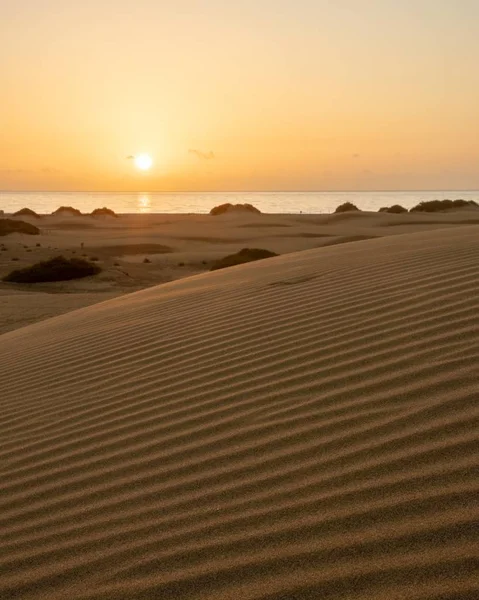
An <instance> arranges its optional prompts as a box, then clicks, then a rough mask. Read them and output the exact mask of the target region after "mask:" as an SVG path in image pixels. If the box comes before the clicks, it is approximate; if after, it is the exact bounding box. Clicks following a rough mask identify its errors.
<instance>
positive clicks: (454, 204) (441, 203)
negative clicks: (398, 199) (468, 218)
mask: <svg viewBox="0 0 479 600" xmlns="http://www.w3.org/2000/svg"><path fill="white" fill-rule="evenodd" d="M466 206H479V204H478V203H477V202H474V200H462V199H459V200H430V201H428V202H420V203H419V204H417V205H416V206H413V207H412V208H411V210H410V211H409V212H428V213H431V212H441V211H443V210H451V209H452V208H464V207H466Z"/></svg>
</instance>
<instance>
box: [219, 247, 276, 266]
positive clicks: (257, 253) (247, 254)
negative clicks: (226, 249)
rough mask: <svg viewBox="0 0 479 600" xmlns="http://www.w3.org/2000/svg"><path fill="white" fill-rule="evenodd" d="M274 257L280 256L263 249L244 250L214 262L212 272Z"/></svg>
mask: <svg viewBox="0 0 479 600" xmlns="http://www.w3.org/2000/svg"><path fill="white" fill-rule="evenodd" d="M273 256H278V255H277V254H276V253H275V252H270V251H269V250H263V249H262V248H243V249H242V250H240V251H239V252H237V253H236V254H229V255H228V256H225V257H224V258H221V259H220V260H217V261H216V262H214V263H213V266H212V267H211V269H210V271H216V270H218V269H225V268H226V267H233V266H234V265H241V264H243V263H247V262H251V261H254V260H262V259H263V258H271V257H273Z"/></svg>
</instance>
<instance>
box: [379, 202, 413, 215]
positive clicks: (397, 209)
mask: <svg viewBox="0 0 479 600" xmlns="http://www.w3.org/2000/svg"><path fill="white" fill-rule="evenodd" d="M378 212H387V213H394V214H396V215H399V214H401V213H407V208H404V206H401V205H400V204H393V205H392V206H383V207H382V208H380V209H379V211H378Z"/></svg>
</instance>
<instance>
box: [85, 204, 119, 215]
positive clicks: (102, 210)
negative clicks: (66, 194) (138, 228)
mask: <svg viewBox="0 0 479 600" xmlns="http://www.w3.org/2000/svg"><path fill="white" fill-rule="evenodd" d="M91 216H92V217H118V215H117V214H116V213H115V212H114V211H113V210H111V208H107V207H106V206H104V207H103V208H95V210H94V211H93V212H92V213H91Z"/></svg>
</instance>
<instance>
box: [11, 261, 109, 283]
mask: <svg viewBox="0 0 479 600" xmlns="http://www.w3.org/2000/svg"><path fill="white" fill-rule="evenodd" d="M100 271H101V269H100V267H98V266H97V265H92V264H91V263H89V262H88V261H86V260H82V259H81V258H70V259H68V258H65V257H64V256H57V257H55V258H52V259H50V260H47V261H42V262H38V263H35V264H34V265H31V266H30V267H26V268H25V269H18V270H16V271H12V272H11V273H9V274H8V275H6V276H5V277H4V278H3V281H9V282H14V283H39V282H43V281H68V280H70V279H81V278H82V277H89V276H90V275H96V274H97V273H100Z"/></svg>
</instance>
